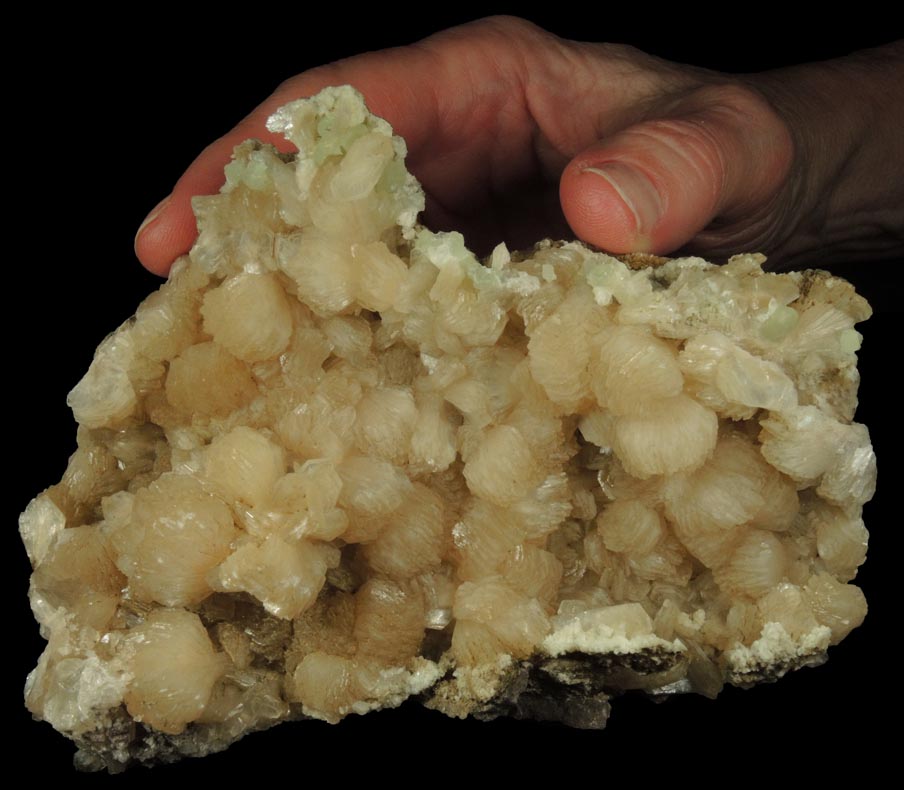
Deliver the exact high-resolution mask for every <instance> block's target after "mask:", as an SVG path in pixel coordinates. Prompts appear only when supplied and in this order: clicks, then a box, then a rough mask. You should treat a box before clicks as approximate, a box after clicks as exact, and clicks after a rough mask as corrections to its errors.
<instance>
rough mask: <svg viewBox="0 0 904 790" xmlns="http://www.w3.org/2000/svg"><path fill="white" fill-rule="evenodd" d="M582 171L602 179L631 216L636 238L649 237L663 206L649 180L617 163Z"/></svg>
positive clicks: (633, 169) (627, 166)
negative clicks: (635, 227) (622, 202)
mask: <svg viewBox="0 0 904 790" xmlns="http://www.w3.org/2000/svg"><path fill="white" fill-rule="evenodd" d="M583 172H584V173H593V174H594V175H598V176H601V177H602V178H605V179H606V181H608V182H609V185H610V186H611V187H612V188H613V189H614V190H615V191H616V192H618V195H619V197H620V198H621V199H622V200H623V201H624V202H625V205H626V206H627V207H628V208H629V209H630V210H631V213H632V214H634V219H635V220H636V221H637V234H638V237H647V238H648V237H649V236H650V234H651V233H652V231H653V228H654V227H655V225H656V223H657V222H658V221H659V218H660V217H661V216H662V213H663V209H664V208H665V207H664V206H663V203H662V198H661V197H660V195H659V192H658V191H657V190H656V187H655V186H653V182H652V181H650V179H649V178H647V177H646V176H645V175H643V173H641V172H640V171H639V170H637V169H636V168H634V167H630V166H629V165H623V164H621V163H620V162H606V163H605V164H603V165H600V166H599V167H586V168H584V170H583Z"/></svg>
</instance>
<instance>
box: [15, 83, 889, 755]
mask: <svg viewBox="0 0 904 790" xmlns="http://www.w3.org/2000/svg"><path fill="white" fill-rule="evenodd" d="M270 127H271V129H272V130H274V131H281V132H283V133H285V135H286V136H287V138H288V139H289V140H291V141H292V142H293V143H294V144H295V145H296V146H297V148H298V154H297V155H294V156H288V155H283V154H279V153H277V152H276V151H275V150H274V149H273V148H271V147H269V146H266V145H262V144H259V143H255V142H247V143H245V144H243V145H241V146H239V148H238V149H237V150H236V153H235V157H234V160H233V162H232V163H231V164H230V165H229V166H228V168H227V171H226V180H227V183H226V185H225V187H224V188H223V190H222V192H221V194H219V195H216V196H213V197H203V198H197V199H196V203H195V209H196V214H197V218H198V226H199V231H200V235H199V238H198V242H197V243H196V245H195V247H194V248H193V250H192V251H191V253H190V255H188V256H187V257H185V258H183V259H182V260H180V261H178V262H177V263H176V265H175V266H174V268H173V272H172V274H171V276H170V279H169V281H168V282H167V283H166V284H165V285H164V286H163V287H162V288H161V289H160V290H159V292H157V293H155V294H153V295H151V296H150V297H149V298H148V299H147V300H146V301H145V302H144V303H143V304H142V305H141V306H140V307H139V308H138V311H137V313H136V315H135V318H134V319H132V320H131V321H129V322H128V323H126V324H124V325H123V326H122V327H120V329H118V330H117V331H116V332H115V333H114V334H112V335H111V336H110V337H108V338H107V339H106V340H105V341H104V342H103V343H102V344H101V346H100V347H99V348H98V350H97V353H96V356H95V359H94V362H93V363H92V365H91V367H90V369H89V370H88V372H87V374H86V375H85V377H84V378H83V379H82V381H81V382H80V383H79V384H78V385H77V386H76V387H75V389H74V390H73V391H72V393H71V394H70V396H69V404H70V406H71V407H72V410H73V412H74V414H75V417H76V419H77V420H78V422H79V424H80V428H79V432H78V441H79V448H78V450H77V452H76V453H75V455H73V457H72V458H71V459H70V462H69V466H68V468H67V470H66V472H65V474H64V476H63V479H62V481H61V482H60V483H59V484H57V485H55V486H52V487H51V488H49V489H48V490H47V491H45V492H44V493H42V494H40V495H39V496H38V497H37V498H35V499H34V500H32V502H31V503H30V504H29V505H28V507H27V509H26V510H25V512H24V513H23V514H22V517H21V520H20V531H21V534H22V538H23V540H24V542H25V546H26V549H27V551H28V555H29V558H30V559H31V562H32V565H33V567H34V574H33V576H32V582H31V602H32V607H33V609H34V612H35V615H36V617H37V619H38V621H39V622H40V623H41V627H42V633H43V634H44V635H45V636H46V638H47V640H48V644H47V648H46V650H45V652H44V654H43V655H42V657H41V659H40V661H39V663H38V666H37V668H36V669H35V670H34V671H33V672H32V673H31V675H30V676H29V678H28V681H27V685H26V701H27V705H28V707H29V709H30V710H31V712H32V713H33V714H34V715H35V716H36V717H39V718H42V719H44V720H46V721H48V722H50V723H51V724H52V725H53V726H54V727H55V728H56V729H58V730H60V731H61V732H63V733H65V734H66V735H68V736H69V737H71V738H72V739H73V740H75V741H76V743H77V744H78V745H79V746H80V749H81V751H80V754H79V757H78V761H79V764H80V765H81V766H82V767H85V768H101V767H106V768H109V769H110V770H117V769H119V768H121V767H122V766H124V765H127V764H129V763H130V762H132V761H136V760H139V761H153V760H169V759H174V758H175V757H178V756H180V755H198V754H204V753H207V752H211V751H216V750H219V749H223V748H225V747H226V746H228V745H229V744H230V743H231V742H233V741H235V740H236V739H238V738H240V737H241V736H242V735H244V734H245V733H247V732H250V731H253V730H258V729H262V728H265V727H269V726H271V725H273V724H275V723H278V722H279V721H282V720H286V719H297V718H304V717H314V718H319V719H323V720H326V721H330V722H335V721H338V720H339V719H341V718H343V717H344V716H347V715H348V714H350V713H365V712H367V711H370V710H374V709H378V708H385V707H391V706H396V705H398V704H400V703H401V702H402V701H403V700H405V699H407V698H409V697H417V698H420V699H421V700H422V701H423V702H424V704H426V705H427V706H429V707H432V708H436V709H439V710H441V711H443V712H445V713H448V714H449V715H452V716H467V715H473V716H477V717H483V718H486V717H493V716H497V715H500V714H511V715H516V716H523V717H536V718H546V719H554V720H559V721H563V722H566V723H568V724H571V725H574V726H578V727H602V726H604V725H605V722H606V719H607V716H608V712H609V700H610V698H611V697H612V696H613V695H614V694H617V693H618V692H620V691H624V690H627V689H644V690H646V691H648V692H649V693H651V694H655V695H661V694H666V693H669V692H675V691H694V692H698V693H701V694H705V695H709V696H713V695H716V694H717V693H718V692H719V690H720V689H721V688H722V686H723V684H725V683H731V684H736V685H748V684H752V683H755V682H757V681H760V680H763V679H774V678H776V677H778V676H781V675H782V674H784V673H785V672H786V671H788V670H789V669H792V668H796V667H799V666H802V665H808V664H814V663H819V662H821V661H822V660H823V659H824V657H825V652H826V650H827V648H828V646H829V645H831V644H834V643H837V642H838V641H840V640H841V639H843V638H844V637H845V636H846V635H847V634H848V633H849V632H850V631H851V630H852V629H853V628H855V627H856V626H857V625H858V624H859V623H860V622H861V621H862V619H863V617H864V615H865V612H866V603H865V601H864V598H863V595H862V593H861V592H860V590H859V589H858V588H857V587H855V586H853V585H852V584H850V582H851V580H852V579H853V578H854V576H855V575H856V572H857V568H858V566H859V565H860V564H861V563H862V562H863V559H864V556H865V551H866V540H867V533H866V530H865V528H864V526H863V522H862V520H861V518H860V514H861V508H862V505H863V503H864V502H866V501H867V500H868V499H869V498H870V497H871V495H872V493H873V489H874V485H875V475H876V472H875V458H874V455H873V452H872V449H871V446H870V441H869V436H868V433H867V430H866V428H864V427H863V426H862V425H859V424H857V423H854V422H852V419H853V415H854V410H855V407H856V390H857V384H858V376H857V370H856V351H857V349H858V348H859V344H860V335H859V334H858V333H857V331H856V330H855V329H854V328H853V327H854V324H855V323H856V322H858V321H861V320H863V319H865V318H867V317H868V316H869V314H870V308H869V306H868V305H867V304H866V302H865V301H864V300H863V299H862V298H861V297H860V296H858V295H857V294H856V293H855V292H854V290H853V288H852V287H851V286H850V285H848V284H847V283H846V282H844V281H843V280H840V279H838V278H836V277H833V276H831V275H829V274H827V273H825V272H805V273H792V274H781V275H779V274H768V273H764V272H763V270H762V268H761V264H762V263H763V260H764V258H763V256H761V255H754V254H745V255H738V256H735V257H734V258H732V259H731V260H730V262H729V263H728V264H727V265H725V266H721V267H718V266H714V265H712V264H709V263H707V262H705V261H703V260H700V259H698V258H682V259H677V260H668V261H667V260H664V259H658V258H654V257H650V256H633V257H632V256H629V257H628V258H626V259H622V260H618V259H615V258H613V257H610V256H608V255H606V254H603V253H600V252H596V251H593V250H590V249H588V248H586V247H584V246H582V245H581V244H578V243H557V242H550V241H546V242H541V243H540V244H538V245H537V246H536V248H535V249H534V250H532V251H530V252H527V253H517V252H510V251H509V250H507V249H506V248H505V246H504V245H499V246H498V247H496V249H495V250H494V251H493V253H492V255H491V256H490V257H489V259H488V260H487V261H486V262H484V263H481V262H480V261H478V260H477V259H476V258H475V257H474V255H473V254H472V253H470V252H469V251H468V249H467V247H466V246H465V244H464V240H463V238H462V237H461V236H460V235H459V234H457V233H433V232H431V231H429V230H427V229H426V228H424V227H422V226H421V225H419V224H418V222H417V217H418V213H419V212H420V211H421V210H422V209H423V206H424V197H423V192H422V191H421V188H420V186H419V185H418V184H417V182H416V181H415V179H414V178H413V177H412V176H411V175H410V174H409V173H408V172H407V171H406V169H405V166H404V158H405V144H404V142H403V141H402V140H401V139H399V138H398V137H394V136H393V135H392V131H391V129H390V127H389V125H388V124H387V123H386V122H385V121H382V120H381V119H379V118H376V117H374V116H372V115H370V114H369V113H368V112H367V110H366V108H365V107H364V104H363V102H362V100H361V98H360V97H359V96H358V94H356V93H355V92H354V91H353V90H352V89H350V88H332V89H327V90H325V91H324V92H322V93H321V94H319V95H318V96H315V97H314V98H312V99H309V100H305V101H300V102H296V103H293V104H290V105H288V106H286V107H284V108H283V109H281V110H280V111H279V112H277V113H276V114H275V115H274V116H273V117H272V118H271V120H270Z"/></svg>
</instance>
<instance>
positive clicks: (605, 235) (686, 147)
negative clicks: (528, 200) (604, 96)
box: [559, 85, 793, 254]
mask: <svg viewBox="0 0 904 790" xmlns="http://www.w3.org/2000/svg"><path fill="white" fill-rule="evenodd" d="M792 150H793V146H792V141H791V137H790V134H789V132H788V130H787V127H786V126H785V124H784V122H783V121H782V120H781V119H780V118H779V116H778V115H777V114H776V113H775V111H774V110H772V108H771V107H770V106H769V105H768V104H767V103H766V102H765V100H763V99H761V98H760V97H759V96H758V95H756V94H755V93H753V92H752V91H750V90H748V89H746V88H742V87H736V86H726V85H720V86H716V87H709V88H706V89H703V90H702V91H699V92H698V93H697V94H695V95H694V96H692V97H690V98H689V99H688V100H686V101H685V102H683V104H682V106H680V107H679V108H678V110H677V111H673V113H671V114H670V116H669V117H667V118H661V119H651V120H645V121H643V122H641V123H639V124H636V125H634V126H632V127H630V128H627V129H625V130H623V131H620V132H618V133H616V134H615V135H613V136H611V137H608V138H605V139H603V140H601V141H599V142H597V143H595V144H594V145H591V146H590V147H589V148H587V149H586V150H584V151H582V152H581V153H580V154H578V155H577V156H576V157H575V158H574V159H573V160H572V161H571V162H570V163H569V164H568V166H567V167H566V169H565V171H564V173H563V174H562V179H561V182H560V192H559V194H560V199H561V201H562V210H563V211H564V213H565V217H566V219H567V220H568V223H569V225H570V226H571V228H572V230H573V231H574V232H575V234H576V235H577V236H578V237H579V238H581V239H583V240H584V241H586V242H588V243H590V244H593V245H595V246H597V247H600V248H601V249H605V250H608V251H610V252H614V253H625V252H651V253H657V254H663V253H668V252H671V251H673V250H675V249H677V248H679V247H681V246H683V245H684V244H686V243H687V242H688V241H690V240H691V239H692V238H693V237H694V236H696V235H697V234H698V233H699V232H700V231H701V230H703V229H704V228H705V227H707V226H708V225H710V223H711V222H713V220H715V219H717V218H718V219H719V220H720V221H724V222H726V223H728V222H735V221H737V220H738V219H739V218H741V217H745V216H750V217H756V216H758V215H760V214H761V213H762V209H763V207H764V206H767V205H769V204H770V203H771V201H773V200H774V199H775V196H776V195H777V193H778V192H779V190H780V189H781V187H782V186H783V184H784V183H785V180H786V178H787V176H788V173H789V170H790V166H791V160H792Z"/></svg>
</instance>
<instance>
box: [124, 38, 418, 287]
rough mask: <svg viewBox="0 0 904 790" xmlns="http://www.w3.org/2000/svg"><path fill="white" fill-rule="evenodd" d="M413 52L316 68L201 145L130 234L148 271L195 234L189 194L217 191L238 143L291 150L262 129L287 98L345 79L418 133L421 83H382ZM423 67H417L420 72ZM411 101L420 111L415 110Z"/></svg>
mask: <svg viewBox="0 0 904 790" xmlns="http://www.w3.org/2000/svg"><path fill="white" fill-rule="evenodd" d="M412 54H413V53H409V52H401V53H396V55H395V57H394V58H393V57H392V54H391V53H390V52H383V53H375V54H374V55H367V56H363V57H361V58H358V59H355V61H354V62H349V63H348V65H342V64H336V65H333V66H326V67H322V68H318V69H315V70H313V71H311V72H308V73H307V74H305V75H302V76H301V77H299V78H295V79H293V80H290V81H289V82H287V83H284V84H283V85H281V86H280V87H279V88H278V89H277V90H276V91H275V92H274V93H273V95H271V96H270V97H269V98H268V99H267V100H266V101H264V102H263V103H262V104H261V105H260V106H258V107H257V108H256V109H255V110H254V111H253V112H252V113H251V114H250V115H249V116H248V117H247V118H245V119H244V120H243V121H242V122H241V123H240V124H238V125H237V126H236V127H235V128H234V129H232V130H231V131H230V132H228V133H227V134H225V135H224V136H223V137H221V138H219V139H218V140H216V141H215V142H213V143H212V144H211V145H209V146H208V147H207V148H205V149H204V150H203V151H202V152H201V153H200V154H199V155H198V157H197V158H196V159H195V161H194V162H193V163H192V164H191V165H190V166H189V167H188V169H187V170H186V171H185V173H184V174H183V175H182V177H181V178H180V179H179V180H178V181H177V182H176V185H175V187H174V188H173V191H172V193H171V194H170V195H169V197H168V198H166V199H165V200H164V201H163V202H162V203H161V204H160V205H158V206H157V207H156V208H155V209H154V210H153V211H152V212H151V213H150V214H149V215H148V218H147V219H146V220H145V221H144V222H143V223H142V225H141V227H140V228H139V230H138V233H137V234H136V237H135V252H136V254H137V255H138V258H139V260H141V262H142V263H143V264H144V265H145V266H146V267H147V268H148V269H150V270H151V271H153V272H156V273H158V274H166V272H167V271H168V270H169V267H170V265H171V264H172V262H173V260H174V259H175V258H177V257H178V256H179V255H181V254H183V253H185V252H187V251H188V250H189V248H190V247H191V245H192V244H193V243H194V240H195V238H196V236H197V228H196V225H195V218H194V214H193V213H192V209H191V199H192V197H194V196H195V195H209V194H213V193H215V192H217V190H218V189H219V188H220V187H221V186H222V184H223V168H224V166H225V165H226V164H227V163H228V162H229V160H230V157H231V156H232V151H233V149H234V148H235V146H237V145H238V144H239V143H241V142H243V141H244V140H247V139H249V138H256V139H259V140H263V141H264V142H269V143H272V144H273V145H275V146H276V147H277V148H279V149H280V150H282V151H289V150H292V145H291V144H290V143H289V142H287V141H286V140H285V139H284V138H283V137H281V136H279V135H274V134H272V133H270V132H269V131H267V128H266V121H267V118H268V117H269V116H270V115H271V114H272V113H273V112H274V111H275V110H276V109H277V108H279V107H280V106H282V105H283V104H286V103H287V102H289V101H292V100H295V99H297V98H300V97H303V96H309V95H312V94H314V93H316V92H318V91H319V90H321V89H322V88H324V87H326V86H328V85H340V84H344V83H350V84H353V85H355V87H357V88H358V90H360V91H361V92H362V93H363V94H364V96H365V99H366V101H367V103H368V106H369V107H370V108H371V109H372V110H373V111H374V112H376V113H378V114H381V115H386V116H388V117H391V118H393V119H394V120H395V121H396V124H397V125H399V126H400V127H402V129H404V130H406V131H407V133H408V134H410V135H412V137H418V138H419V137H421V136H422V135H423V134H424V133H425V131H426V130H427V128H428V127H429V124H430V122H431V114H430V112H429V98H430V97H429V94H425V92H424V91H423V89H422V88H423V86H422V85H420V84H408V85H407V86H406V87H405V89H404V90H400V91H397V92H390V91H388V90H387V86H398V85H399V84H400V83H401V84H404V82H403V80H401V79H400V75H401V74H404V73H405V71H406V70H407V69H408V68H410V66H409V63H408V61H410V59H411V55H412ZM423 72H424V70H423V68H422V69H421V70H420V73H421V74H423ZM381 80H382V81H383V82H381ZM415 106H417V107H419V108H421V112H414V111H413V108H414V107H415ZM402 129H400V130H399V131H402Z"/></svg>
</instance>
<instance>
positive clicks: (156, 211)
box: [135, 195, 173, 241]
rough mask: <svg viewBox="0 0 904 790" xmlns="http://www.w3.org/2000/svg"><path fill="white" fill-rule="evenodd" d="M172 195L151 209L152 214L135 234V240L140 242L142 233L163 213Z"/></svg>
mask: <svg viewBox="0 0 904 790" xmlns="http://www.w3.org/2000/svg"><path fill="white" fill-rule="evenodd" d="M172 197H173V196H172V195H167V196H166V197H165V198H163V200H161V201H160V202H159V203H158V204H157V205H156V206H154V208H152V209H151V213H150V214H148V215H147V216H146V217H145V218H144V222H142V223H141V225H139V226H138V232H137V233H136V234H135V240H136V241H138V237H139V236H140V235H141V232H142V231H143V230H144V229H145V228H146V227H147V226H148V225H150V224H151V223H152V222H153V221H154V220H155V219H157V217H159V216H160V214H161V213H163V210H164V209H165V208H166V207H167V206H168V205H169V202H170V200H172Z"/></svg>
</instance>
